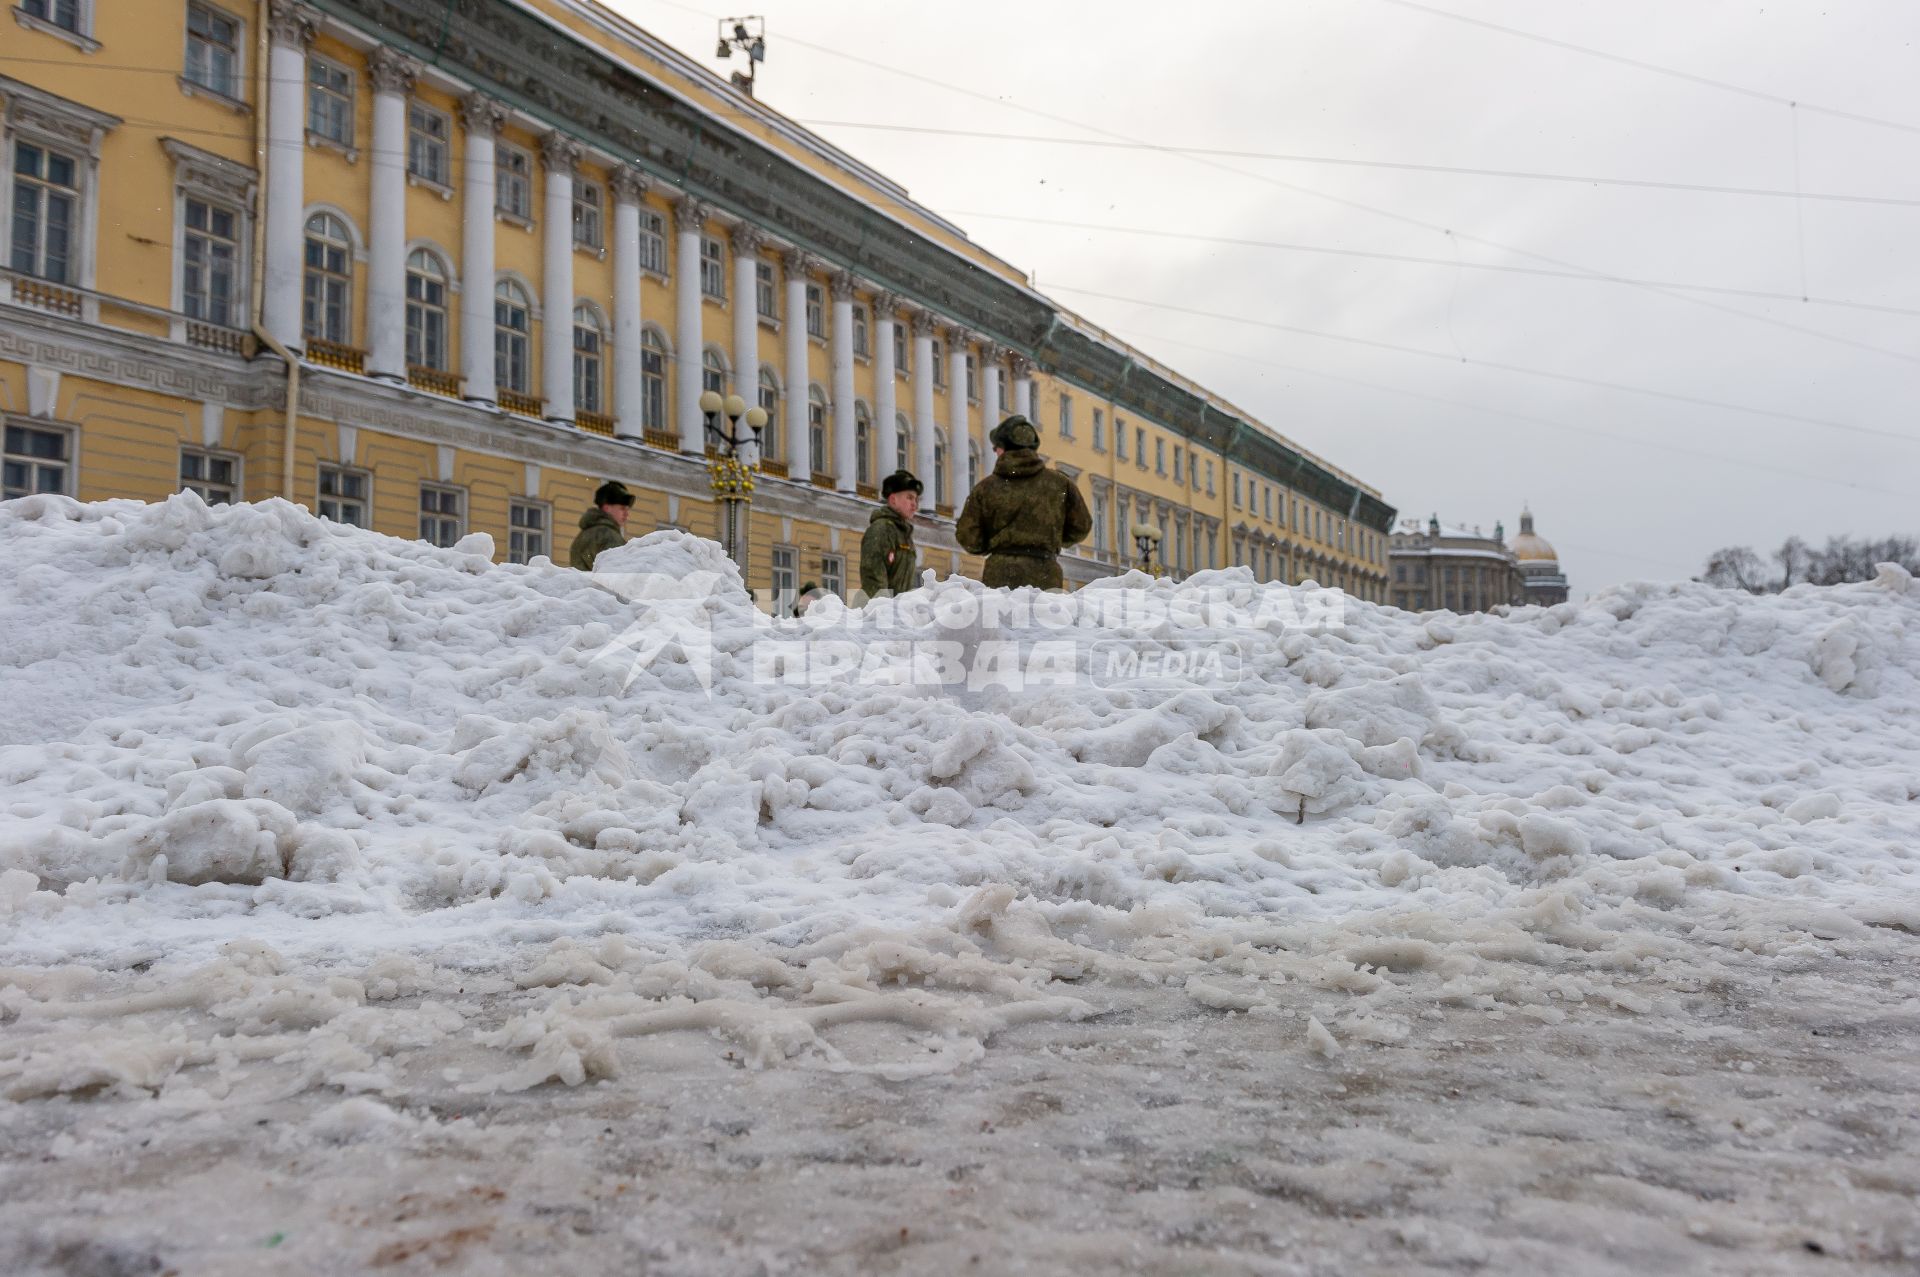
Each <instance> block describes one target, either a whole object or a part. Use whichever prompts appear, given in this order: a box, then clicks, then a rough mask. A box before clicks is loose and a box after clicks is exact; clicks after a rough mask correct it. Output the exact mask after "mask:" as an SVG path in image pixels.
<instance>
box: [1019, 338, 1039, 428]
mask: <svg viewBox="0 0 1920 1277" xmlns="http://www.w3.org/2000/svg"><path fill="white" fill-rule="evenodd" d="M1013 377H1014V381H1013V410H1014V412H1015V413H1016V414H1018V415H1019V416H1022V417H1025V418H1026V419H1027V420H1028V421H1032V420H1033V365H1032V364H1031V363H1030V362H1028V361H1027V359H1026V358H1025V357H1024V356H1022V355H1015V356H1014V357H1013ZM1034 429H1036V430H1037V429H1039V427H1038V426H1035V427H1034Z"/></svg>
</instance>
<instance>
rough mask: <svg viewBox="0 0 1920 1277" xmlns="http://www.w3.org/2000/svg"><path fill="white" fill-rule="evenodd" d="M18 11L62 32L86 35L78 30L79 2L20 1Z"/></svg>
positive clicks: (50, 0) (56, 0)
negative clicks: (49, 24) (51, 25)
mask: <svg viewBox="0 0 1920 1277" xmlns="http://www.w3.org/2000/svg"><path fill="white" fill-rule="evenodd" d="M20 11H21V12H22V13H24V14H26V15H27V16H28V17H30V18H38V19H40V20H41V21H42V22H50V23H52V24H53V25H54V26H56V27H59V28H60V29H61V30H63V31H71V32H73V33H74V34H75V35H85V34H86V33H85V32H84V31H82V30H81V29H80V0H20Z"/></svg>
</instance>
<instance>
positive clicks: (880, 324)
mask: <svg viewBox="0 0 1920 1277" xmlns="http://www.w3.org/2000/svg"><path fill="white" fill-rule="evenodd" d="M899 309H900V299H899V298H898V297H895V296H894V295H893V294H892V293H875V294H874V295H873V341H874V347H873V429H874V434H875V436H876V437H875V438H874V440H873V442H872V446H873V448H874V449H875V451H876V453H877V456H876V457H875V460H874V467H873V481H874V484H875V486H878V485H879V482H880V480H881V479H883V478H885V477H886V476H887V475H890V474H892V473H893V471H894V460H895V459H894V446H893V432H894V430H895V424H894V418H895V417H897V416H899V415H900V401H899V398H898V390H897V387H896V386H895V385H894V378H895V377H896V376H897V375H898V372H899V370H898V369H896V368H895V367H894V366H893V330H894V325H895V324H897V323H899V322H900V320H899V316H898V314H897V313H896V312H898V311H899Z"/></svg>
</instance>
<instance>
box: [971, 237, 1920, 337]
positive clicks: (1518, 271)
mask: <svg viewBox="0 0 1920 1277" xmlns="http://www.w3.org/2000/svg"><path fill="white" fill-rule="evenodd" d="M951 215H952V216H954V217H980V218H986V219H988V220H990V221H997V222H1023V223H1026V224H1028V225H1032V226H1056V227H1060V228H1062V229H1066V230H1083V231H1100V232H1102V233H1103V234H1119V235H1145V236H1150V237H1152V238H1155V239H1180V240H1192V241H1194V242H1196V243H1202V244H1231V245H1236V246H1239V247H1243V248H1271V249H1276V250H1281V251H1285V252H1294V253H1324V254H1327V255H1328V256H1333V257H1363V258H1367V259H1369V260H1372V261H1383V262H1403V263H1410V264H1414V265H1420V266H1443V267H1447V268H1449V269H1453V268H1458V267H1464V268H1465V269H1467V270H1481V271H1494V272H1497V273H1499V274H1506V275H1537V276H1539V277H1541V278H1544V279H1571V280H1576V281H1579V282H1581V283H1589V284H1614V283H1625V284H1635V285H1644V286H1648V287H1656V288H1678V289H1685V290H1688V291H1691V292H1702V293H1719V294H1721V295H1723V296H1728V297H1751V298H1755V299H1757V300H1761V301H1786V302H1804V303H1808V304H1812V305H1816V306H1844V307H1846V308H1848V309H1851V310H1869V311H1878V312H1880V313H1882V314H1888V315H1912V316H1920V308H1914V307H1909V306H1881V305H1877V304H1875V303H1873V302H1857V301H1848V300H1844V299H1841V298H1831V297H1805V296H1802V295H1800V294H1799V293H1774V292H1767V291H1765V290H1762V289H1755V288H1722V287H1719V286H1716V285H1713V284H1685V283H1676V282H1673V281H1669V280H1654V279H1634V278H1629V277H1626V276H1621V277H1618V278H1613V277H1603V276H1597V275H1593V274H1586V273H1581V272H1578V271H1564V270H1548V269H1546V268H1544V267H1540V266H1502V265H1500V264H1498V263H1494V262H1467V261H1461V260H1459V259H1458V258H1452V257H1420V256H1416V255H1413V254H1408V253H1380V252H1373V251H1371V250H1367V249H1360V248H1333V247H1330V246H1328V245H1325V244H1296V243H1289V242H1286V241H1284V240H1269V239H1246V238H1242V237H1240V236H1234V235H1202V234H1199V233H1197V232H1193V231H1168V230H1159V229H1157V228H1154V227H1147V226H1113V225H1109V224H1104V223H1099V222H1074V221H1066V220H1062V219H1059V218H1052V217H1028V216H1025V215H1024V214H1019V213H986V212H980V211H978V210H964V209H954V210H953V211H952V213H951ZM1875 349H1877V348H1875Z"/></svg>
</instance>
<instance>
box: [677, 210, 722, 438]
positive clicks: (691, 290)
mask: <svg viewBox="0 0 1920 1277" xmlns="http://www.w3.org/2000/svg"><path fill="white" fill-rule="evenodd" d="M712 211H713V210H712V209H711V208H709V207H708V206H707V205H706V204H703V203H701V202H700V201H699V200H697V199H694V198H693V197H692V196H691V195H683V196H681V197H680V202H679V203H678V204H675V205H674V206H673V225H674V230H675V232H676V237H675V240H674V250H673V344H674V352H673V357H674V378H673V382H674V392H675V393H674V397H675V399H676V401H677V402H676V403H675V404H674V419H675V420H676V421H678V422H679V423H680V451H682V452H693V453H699V452H704V451H705V450H706V445H705V442H704V440H705V437H706V430H707V427H706V419H705V418H704V417H702V416H701V415H700V359H701V355H702V353H703V348H702V344H701V340H700V228H701V227H703V226H705V225H706V224H707V215H708V214H709V213H711V212H712Z"/></svg>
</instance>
